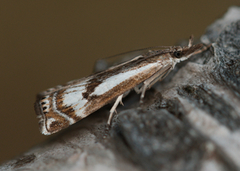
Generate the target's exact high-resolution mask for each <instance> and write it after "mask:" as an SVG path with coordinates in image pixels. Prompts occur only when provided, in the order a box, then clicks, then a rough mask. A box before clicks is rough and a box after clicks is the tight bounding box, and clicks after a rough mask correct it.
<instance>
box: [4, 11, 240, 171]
mask: <svg viewBox="0 0 240 171" xmlns="http://www.w3.org/2000/svg"><path fill="white" fill-rule="evenodd" d="M202 41H203V42H205V43H213V47H212V48H211V49H210V50H208V51H206V52H204V53H202V54H199V55H196V56H194V57H193V58H191V59H190V60H188V61H186V62H183V63H181V64H179V65H177V67H176V68H175V69H174V71H172V73H171V74H170V75H168V77H167V78H166V79H165V80H164V81H162V82H160V83H157V84H156V85H155V86H154V87H153V88H152V89H151V90H149V91H148V92H147V94H146V98H145V100H144V104H143V105H141V106H139V95H136V94H135V93H130V94H129V95H128V96H127V97H126V98H125V99H124V101H123V102H124V104H125V106H123V107H118V109H117V110H118V114H117V115H115V117H114V120H113V125H112V128H111V129H110V131H109V132H108V131H106V129H105V125H106V121H107V117H108V114H109V108H110V106H106V107H104V108H102V109H100V110H98V111H97V112H95V113H94V114H92V115H90V116H89V117H87V118H86V119H83V120H82V121H80V122H79V123H77V124H75V125H73V126H71V127H70V128H68V129H66V130H65V131H63V132H61V133H59V134H56V135H55V136H54V137H52V138H51V139H50V140H48V141H47V142H45V143H44V144H40V145H39V146H37V147H34V148H33V149H30V150H29V151H27V152H26V153H24V154H23V155H21V156H19V157H17V158H15V159H13V160H10V161H8V162H6V163H4V164H2V165H1V166H0V170H51V171H54V170H58V171H59V170H69V171H75V170H98V171H101V170H104V171H107V170H112V171H114V170H116V171H120V170H133V171H134V170H136V171H141V170H149V171H157V170H163V171H164V170H173V171H178V170H179V171H180V170H184V171H188V170H189V171H190V170H195V171H196V170H200V171H206V170H211V171H215V170H220V171H221V170H231V171H234V170H240V150H239V148H240V131H239V129H240V8H238V7H231V8H230V9H229V11H228V12H227V13H226V14H225V16H224V17H223V18H221V19H219V20H217V21H216V22H214V23H213V24H212V25H211V26H209V27H208V28H207V31H206V34H205V35H203V36H202Z"/></svg>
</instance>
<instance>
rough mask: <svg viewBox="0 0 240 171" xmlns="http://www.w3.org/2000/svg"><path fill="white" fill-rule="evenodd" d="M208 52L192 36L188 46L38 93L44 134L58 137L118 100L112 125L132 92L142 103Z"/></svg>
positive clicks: (151, 52) (162, 50) (37, 106)
mask: <svg viewBox="0 0 240 171" xmlns="http://www.w3.org/2000/svg"><path fill="white" fill-rule="evenodd" d="M206 49H207V46H206V45H204V44H197V45H193V36H191V37H190V39H189V43H188V46H185V47H180V46H160V47H159V48H158V49H151V50H149V51H148V52H147V53H144V54H142V55H138V56H136V57H134V58H132V59H131V60H129V61H127V62H124V63H121V64H118V65H116V66H113V67H110V68H108V69H106V70H105V71H102V72H98V73H95V74H93V75H90V76H88V77H84V78H82V79H79V80H74V81H70V82H68V83H67V84H65V85H63V86H57V87H55V88H50V89H48V90H46V91H43V92H41V93H39V94H38V95H37V100H36V103H35V111H36V114H37V118H38V120H39V127H40V131H41V133H42V134H45V135H50V134H53V133H56V132H58V131H60V130H62V129H64V128H67V127H68V126H69V125H72V124H74V123H76V122H77V121H79V120H81V119H83V118H85V117H86V116H88V115H90V114H91V113H93V112H94V111H96V110H98V109H99V108H101V107H102V106H104V105H106V104H107V103H110V102H111V101H113V100H115V103H114V104H113V106H112V108H111V110H110V115H109V119H108V121H107V124H108V125H110V124H111V119H112V117H113V114H114V112H115V111H116V108H117V106H118V105H119V103H121V104H123V103H122V98H123V97H124V96H125V95H126V94H127V93H128V92H129V91H130V90H135V91H136V92H137V93H141V95H140V103H142V102H143V98H144V95H145V92H146V90H147V89H149V88H150V87H151V86H152V85H153V84H154V83H156V82H157V81H161V80H162V79H164V78H165V77H166V76H167V75H168V74H169V72H170V71H171V70H173V68H174V67H175V65H176V64H177V63H179V62H181V61H184V60H186V59H188V58H189V57H191V56H193V55H195V54H198V53H201V52H202V51H204V50H206ZM139 85H140V86H141V87H139Z"/></svg>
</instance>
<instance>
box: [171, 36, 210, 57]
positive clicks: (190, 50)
mask: <svg viewBox="0 0 240 171" xmlns="http://www.w3.org/2000/svg"><path fill="white" fill-rule="evenodd" d="M205 49H206V46H205V45H204V44H196V45H193V36H190V39H189V43H188V46H185V47H181V46H176V47H173V48H172V49H171V53H170V54H171V56H172V58H173V59H174V60H175V61H176V62H180V61H184V60H186V59H188V58H190V57H191V56H193V55H195V54H198V53H201V52H202V51H203V50H205Z"/></svg>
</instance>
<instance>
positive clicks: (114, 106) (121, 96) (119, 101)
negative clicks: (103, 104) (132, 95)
mask: <svg viewBox="0 0 240 171" xmlns="http://www.w3.org/2000/svg"><path fill="white" fill-rule="evenodd" d="M122 98H123V94H122V95H120V96H118V98H117V99H116V101H115V103H114V105H113V106H112V108H111V110H110V115H109V118H108V121H107V124H108V126H110V125H111V121H112V117H113V113H114V112H116V113H117V111H116V108H117V106H118V104H119V103H121V104H122V105H123V102H122Z"/></svg>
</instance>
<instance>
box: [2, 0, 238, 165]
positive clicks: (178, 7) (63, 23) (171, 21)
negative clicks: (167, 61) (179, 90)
mask: <svg viewBox="0 0 240 171" xmlns="http://www.w3.org/2000/svg"><path fill="white" fill-rule="evenodd" d="M239 4H240V2H239V0H235V1H233V0H232V1H219V0H213V1H208V0H202V1H186V0H182V1H160V0H159V1H136V0H135V1H134V0H132V1H110V0H102V1H92V0H89V1H60V0H58V1H29V0H25V1H0V78H1V79H0V80H1V84H0V112H1V113H0V137H1V141H0V162H3V161H4V160H8V159H11V158H12V157H14V156H16V155H19V154H20V153H22V152H24V151H26V150H27V149H29V148H31V147H33V146H34V145H36V144H39V143H40V142H43V141H44V140H45V139H48V138H49V137H51V136H44V135H42V134H41V133H40V132H39V130H38V122H37V119H36V115H35V112H34V108H33V104H34V102H35V96H36V94H37V93H38V92H40V91H42V90H45V89H47V88H50V87H54V86H56V85H59V84H63V83H65V82H68V81H71V80H73V79H78V78H81V77H83V76H87V75H89V74H91V73H92V71H93V65H94V62H95V61H96V60H97V59H100V58H104V57H108V56H111V55H115V54H118V53H122V52H126V51H130V50H134V49H139V48H144V47H149V46H156V45H175V44H176V42H178V41H179V40H182V39H188V38H189V36H190V35H191V34H194V36H195V38H199V37H200V36H201V35H202V34H203V33H204V31H205V29H206V27H207V26H209V25H210V24H211V23H212V22H214V21H215V20H216V19H217V18H219V17H222V15H223V14H224V13H225V12H226V11H227V9H228V8H229V7H230V6H232V5H239Z"/></svg>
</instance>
